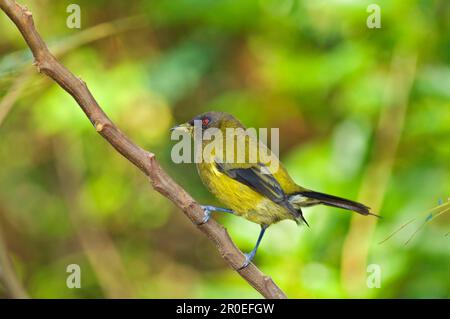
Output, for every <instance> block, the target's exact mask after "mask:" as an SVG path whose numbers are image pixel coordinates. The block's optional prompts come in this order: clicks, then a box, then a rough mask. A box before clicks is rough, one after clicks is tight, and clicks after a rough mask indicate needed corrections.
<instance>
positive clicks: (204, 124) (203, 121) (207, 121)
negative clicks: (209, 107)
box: [202, 117, 209, 126]
mask: <svg viewBox="0 0 450 319" xmlns="http://www.w3.org/2000/svg"><path fill="white" fill-rule="evenodd" d="M202 124H203V126H206V125H208V124H209V118H207V117H205V118H204V119H203V120H202Z"/></svg>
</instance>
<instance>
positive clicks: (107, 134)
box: [0, 0, 286, 298]
mask: <svg viewBox="0 0 450 319" xmlns="http://www.w3.org/2000/svg"><path fill="white" fill-rule="evenodd" d="M0 8H1V9H2V10H3V11H4V12H5V13H6V14H7V15H8V16H9V18H10V19H11V20H12V21H13V22H14V24H15V25H16V26H17V28H18V29H19V31H20V32H21V33H22V36H23V38H24V39H25V41H26V42H27V44H28V46H29V47H30V49H31V51H32V53H33V56H34V59H35V63H34V64H35V65H36V67H37V69H38V71H39V72H42V73H44V74H46V75H47V76H49V77H50V78H51V79H53V80H54V81H55V82H56V83H58V84H59V86H61V87H62V88H63V89H64V90H65V91H67V92H68V93H69V94H70V95H71V96H72V97H73V98H74V99H75V100H76V101H77V103H78V105H79V106H80V107H81V109H82V110H83V111H84V113H85V114H86V116H87V117H88V118H89V120H90V121H91V123H92V124H93V125H94V127H95V129H96V131H97V132H98V133H99V134H100V135H101V136H102V137H103V138H105V139H106V140H107V141H108V142H109V143H110V144H111V145H112V146H113V147H114V148H115V149H116V150H117V151H118V152H119V153H120V154H122V155H123V156H124V157H125V158H126V159H128V160H129V161H130V162H132V163H133V164H134V165H135V166H137V167H138V168H139V169H140V170H141V171H142V172H143V173H144V174H145V175H147V176H148V177H149V179H150V182H151V184H152V186H153V188H154V189H155V190H156V191H158V192H159V193H161V194H162V195H163V196H165V197H167V198H168V199H169V200H171V201H172V202H173V203H174V204H175V205H176V206H178V207H179V208H180V209H181V210H182V211H183V212H184V214H185V215H186V216H187V217H188V218H189V219H190V220H191V221H192V222H193V223H195V224H197V223H200V222H201V221H202V219H203V210H202V209H201V207H200V206H199V205H198V204H197V203H196V202H195V200H194V199H193V198H192V197H191V196H190V195H189V194H188V193H187V192H186V191H185V190H184V189H183V188H181V187H180V186H179V185H178V184H177V183H176V182H175V181H174V180H173V179H172V178H170V176H169V175H168V174H167V173H166V172H165V171H164V170H163V169H162V168H161V166H160V164H159V163H158V161H157V160H156V158H155V155H154V154H153V153H150V152H147V151H145V150H143V149H142V148H140V147H139V146H137V145H136V144H134V143H133V142H132V141H131V140H130V139H129V138H128V137H127V136H126V135H125V134H123V133H122V132H121V131H120V130H119V129H118V128H117V127H116V126H115V125H114V123H113V122H112V121H111V120H110V119H109V118H108V116H107V115H106V114H105V113H104V112H103V110H102V109H101V108H100V106H99V105H98V103H97V101H96V100H95V98H94V97H93V96H92V94H91V92H90V91H89V89H88V87H87V85H86V83H85V82H84V81H83V80H81V79H80V78H78V77H76V76H75V75H73V74H72V73H71V72H70V71H69V70H67V69H66V68H65V67H64V66H63V65H62V64H60V63H59V62H58V61H57V60H56V58H55V57H54V56H53V55H52V54H51V53H50V51H49V50H48V48H47V46H46V44H45V42H44V41H43V40H42V38H41V36H40V35H39V33H38V32H37V31H36V29H35V27H34V22H33V18H32V14H31V12H30V11H28V9H27V8H25V7H23V6H21V5H19V4H17V3H16V2H14V1H12V0H0ZM197 227H198V229H199V230H200V231H202V232H203V233H204V234H205V235H206V236H207V237H208V238H209V239H210V240H211V241H212V242H213V243H214V244H215V245H216V247H217V249H218V250H219V252H220V255H221V256H222V258H223V259H224V260H225V261H226V263H227V264H228V265H229V266H230V267H231V268H233V269H234V270H235V271H237V272H238V273H239V274H240V275H241V276H242V278H244V279H245V280H246V281H247V282H248V283H249V284H250V285H251V286H252V287H253V288H255V289H256V290H257V291H258V292H259V293H261V295H263V296H264V297H266V298H286V295H285V294H284V293H283V291H282V290H281V289H280V288H279V287H278V286H277V285H276V284H275V283H274V282H273V281H272V279H271V278H270V277H268V276H266V275H264V274H263V273H262V272H261V271H260V270H259V269H258V268H257V267H256V266H255V265H253V264H251V265H249V266H248V267H247V268H244V269H241V270H239V267H240V266H241V265H242V264H243V263H244V261H245V257H244V255H243V254H242V252H241V251H240V250H239V249H238V248H237V247H236V246H235V245H234V243H233V241H232V240H231V238H230V236H229V235H228V232H227V231H226V229H225V228H223V227H222V226H221V225H220V224H218V223H217V222H215V221H214V220H210V221H209V222H208V223H206V224H203V225H199V226H197Z"/></svg>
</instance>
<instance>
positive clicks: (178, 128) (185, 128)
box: [170, 123, 194, 134]
mask: <svg viewBox="0 0 450 319" xmlns="http://www.w3.org/2000/svg"><path fill="white" fill-rule="evenodd" d="M193 128H194V127H193V126H192V125H191V124H189V123H184V124H180V125H177V126H174V127H172V128H171V129H170V131H171V132H173V131H180V132H186V133H189V134H191V132H192V129H193Z"/></svg>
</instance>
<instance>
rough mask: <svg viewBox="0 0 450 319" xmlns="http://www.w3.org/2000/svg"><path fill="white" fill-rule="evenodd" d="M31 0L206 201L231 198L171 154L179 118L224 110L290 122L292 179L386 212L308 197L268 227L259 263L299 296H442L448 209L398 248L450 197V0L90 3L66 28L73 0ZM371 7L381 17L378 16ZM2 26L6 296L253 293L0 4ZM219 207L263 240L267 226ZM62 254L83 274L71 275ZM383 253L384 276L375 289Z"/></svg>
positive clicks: (2, 288) (75, 59) (113, 113)
mask: <svg viewBox="0 0 450 319" xmlns="http://www.w3.org/2000/svg"><path fill="white" fill-rule="evenodd" d="M21 2H22V3H23V4H26V5H27V7H28V8H29V9H30V10H31V11H32V12H33V15H34V18H35V22H36V26H37V28H38V30H39V32H40V33H41V34H42V36H43V38H44V39H45V40H46V42H47V43H48V44H49V47H50V49H51V50H52V52H55V54H57V56H58V58H59V59H60V61H62V62H63V63H64V64H65V65H66V66H67V67H68V68H69V69H70V70H71V71H72V72H73V73H75V74H76V75H78V76H80V77H81V78H83V80H85V81H86V82H87V84H88V86H89V88H90V90H91V91H92V92H93V94H94V96H95V97H96V99H97V100H98V102H99V103H100V105H101V106H102V107H103V108H104V110H105V111H106V112H107V113H108V114H109V116H110V117H111V118H112V119H113V121H115V123H116V124H117V125H118V126H119V127H120V128H121V129H122V130H123V131H124V132H125V133H126V134H128V135H129V136H130V137H131V138H132V139H133V140H134V141H136V142H137V143H138V144H139V145H141V146H142V147H144V148H146V149H148V150H151V151H152V152H155V153H156V154H157V158H158V159H159V160H160V161H161V163H162V165H163V167H164V168H165V169H166V170H167V171H168V172H169V173H170V174H171V175H172V176H173V178H174V179H175V180H176V181H177V182H179V183H180V184H181V185H182V186H183V187H184V188H186V189H187V190H188V191H189V192H190V193H191V194H192V195H193V196H194V198H195V199H197V200H198V201H199V202H200V203H204V204H218V203H217V202H216V201H215V200H214V198H212V196H211V195H210V194H209V193H208V192H207V191H206V189H205V188H204V187H203V186H202V185H201V183H200V180H199V178H198V176H197V174H196V170H195V166H194V165H192V164H181V165H175V164H173V162H172V161H171V159H170V151H171V147H172V146H173V144H174V142H172V141H170V136H169V132H168V130H169V128H170V127H171V126H173V125H174V124H176V123H181V122H185V121H186V120H188V119H190V118H192V117H193V116H194V115H196V114H199V113H202V112H205V111H209V110H219V111H226V112H229V113H232V114H234V115H235V116H236V117H238V118H239V119H241V121H242V122H243V123H245V125H246V126H248V127H279V128H280V139H281V140H280V144H281V146H280V149H281V154H280V156H281V159H282V160H283V162H284V163H285V165H286V166H287V168H288V170H289V171H290V173H291V174H292V176H293V178H294V179H295V180H296V181H297V182H298V183H299V184H301V185H303V186H305V187H309V188H312V189H316V190H319V191H323V192H327V193H332V194H335V195H339V196H343V197H347V198H351V199H355V200H360V201H362V202H364V203H366V204H367V205H369V206H371V207H372V208H373V209H374V210H375V211H376V212H378V213H379V214H381V215H382V216H383V217H384V218H383V219H381V220H376V219H374V218H367V217H366V218H364V217H360V216H354V215H352V214H351V213H348V212H344V211H342V210H338V209H333V208H330V207H314V208H310V209H306V213H305V215H306V219H307V220H308V221H309V224H310V225H311V228H310V229H308V228H306V227H297V226H296V225H295V223H292V222H289V221H285V222H281V223H279V224H276V225H274V226H272V227H271V228H270V229H269V231H268V232H267V235H266V237H265V238H264V240H263V242H262V245H261V248H260V250H259V251H258V254H257V256H256V260H255V262H256V264H257V265H258V266H259V267H260V268H261V270H262V271H264V272H265V273H267V274H268V275H270V276H271V277H272V278H273V279H274V281H275V282H276V283H277V284H278V285H279V286H280V287H281V288H282V289H283V290H284V291H285V292H286V294H287V295H288V296H289V297H293V298H348V297H358V298H407V297H411V298H430V297H438V298H448V297H449V295H450V281H449V278H450V271H449V269H450V267H449V265H450V263H449V261H450V249H449V238H450V237H449V236H448V231H449V215H450V214H449V213H446V212H443V213H442V214H441V215H439V216H438V217H436V218H433V219H432V220H430V221H429V222H427V223H426V224H425V225H424V226H423V227H422V228H420V230H419V232H418V233H417V234H416V235H415V237H414V238H413V239H412V240H410V242H409V243H408V244H406V245H405V242H406V241H407V240H408V239H409V238H410V236H411V235H412V234H413V233H414V231H415V230H416V229H417V228H419V227H420V225H421V223H422V222H423V221H424V220H425V217H426V216H427V213H426V211H427V210H428V209H430V208H433V207H436V206H437V205H438V201H439V200H440V199H441V200H443V201H444V203H447V198H448V197H449V196H450V182H449V180H450V170H449V169H450V145H449V143H450V139H449V137H450V134H449V130H450V2H449V1H446V0H441V1H424V0H408V1H403V0H402V1H400V0H397V1H390V0H389V1H388V0H386V1H356V0H354V1H351V0H346V1H344V0H334V1H317V0H304V1H301V0H247V1H236V0H170V1H160V0H152V1H144V0H140V1H118V0H117V1H111V0H108V1H106V0H102V1H87V0H84V1H81V0H80V1H76V3H77V4H79V5H80V8H81V29H69V28H68V27H66V19H67V17H68V15H69V13H67V12H66V7H67V5H68V4H70V3H74V1H58V2H56V1H49V0H35V1H31V0H30V1H25V0H24V1H21ZM371 3H377V4H378V5H380V7H381V25H382V28H381V29H369V28H367V26H366V19H367V17H368V16H369V15H370V13H368V12H367V11H366V9H367V6H368V5H369V4H371ZM0 30H1V31H0V34H1V36H0V234H1V240H0V251H1V252H0V261H1V262H2V263H3V264H0V297H15V296H24V295H28V296H31V297H37V298H49V297H62V298H75V297H80V298H92V297H96V298H108V297H125V298H126V297H137V298H168V297H176V298H247V297H257V298H259V297H260V295H259V294H258V293H257V292H256V291H255V290H253V289H252V288H251V287H250V286H249V285H248V284H247V283H246V282H245V281H244V280H243V279H242V278H240V276H239V275H237V274H236V273H235V272H233V271H232V270H230V269H229V268H228V267H227V266H226V265H225V263H224V262H223V260H222V259H221V258H220V257H219V254H218V252H217V251H216V249H215V248H214V246H213V245H212V243H211V242H209V241H208V240H207V239H206V238H205V236H204V235H203V234H201V233H200V232H199V231H198V230H197V229H196V228H195V227H193V225H192V224H191V223H190V222H189V220H188V219H187V218H186V217H185V216H183V214H182V213H181V212H180V210H179V209H177V208H176V207H174V206H173V205H172V204H171V203H170V202H169V201H168V200H167V199H165V198H163V197H162V196H161V195H159V194H158V193H156V192H155V191H153V190H152V189H151V187H150V185H149V183H148V181H147V179H146V178H145V177H144V176H143V175H142V174H141V173H140V172H139V171H138V170H137V169H136V168H134V167H133V166H132V165H130V163H128V162H127V161H126V160H124V159H123V158H122V157H121V156H120V155H118V153H116V152H115V151H114V150H113V149H112V148H111V147H110V146H109V145H108V144H107V143H106V142H105V141H104V140H103V139H102V138H101V137H100V136H99V135H98V134H96V133H95V130H94V129H93V128H92V126H91V124H90V123H89V121H88V120H87V119H86V117H85V116H84V115H83V114H82V111H81V110H80V109H79V107H78V106H77V105H76V103H75V102H74V101H73V100H72V99H71V97H70V96H69V95H68V94H67V93H65V92H64V91H63V90H62V89H61V88H59V87H58V86H57V85H55V84H54V83H53V82H52V81H50V80H49V79H47V78H46V77H44V76H42V75H39V74H37V73H36V71H35V69H34V68H33V67H31V66H30V65H31V62H32V58H31V55H30V52H29V50H28V49H27V47H26V46H25V44H24V41H23V39H22V37H21V36H20V35H19V33H18V31H17V29H16V27H15V26H14V25H13V24H12V23H11V21H10V20H9V19H8V18H7V17H6V16H5V15H4V14H3V12H2V13H1V14H0ZM441 211H443V210H442V209H441ZM215 218H216V219H217V220H219V221H220V223H222V224H223V225H225V227H226V228H227V229H228V231H229V232H230V235H231V237H232V238H233V239H234V240H235V242H236V244H237V245H238V247H240V248H241V249H242V250H243V251H248V250H250V249H251V248H252V247H253V244H254V242H255V241H256V237H257V234H258V230H259V226H258V225H255V224H252V223H250V222H247V221H246V220H244V219H242V218H238V217H233V216H223V215H220V214H216V215H215ZM413 218H416V219H415V221H414V223H411V224H409V225H408V226H407V227H405V228H404V229H402V230H401V232H399V233H398V234H396V235H395V236H393V237H392V238H391V239H389V240H388V241H386V242H384V243H382V244H379V242H380V241H382V240H383V239H385V238H386V237H388V236H389V235H390V234H391V233H392V232H394V231H395V230H396V229H398V228H400V227H401V226H402V225H404V224H406V223H407V222H408V221H410V220H412V219H413ZM8 261H10V263H8ZM8 264H9V266H8ZM69 264H78V265H80V267H81V271H82V274H81V289H68V288H67V287H66V278H67V276H68V275H69V274H68V273H67V272H66V267H67V265H69ZM371 264H375V265H377V266H375V267H376V269H379V270H380V272H381V282H380V287H379V288H369V287H368V285H367V282H366V281H367V280H368V278H369V281H370V278H371V277H370V275H371V272H367V266H368V265H371ZM378 266H379V268H377V267H378ZM369 286H370V285H369Z"/></svg>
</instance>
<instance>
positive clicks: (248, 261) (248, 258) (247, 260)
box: [238, 253, 253, 270]
mask: <svg viewBox="0 0 450 319" xmlns="http://www.w3.org/2000/svg"><path fill="white" fill-rule="evenodd" d="M244 256H245V261H244V264H243V265H242V266H241V267H239V268H238V270H242V269H244V268H247V267H248V265H250V264H251V263H252V260H253V256H252V254H251V253H249V254H247V253H244Z"/></svg>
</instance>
